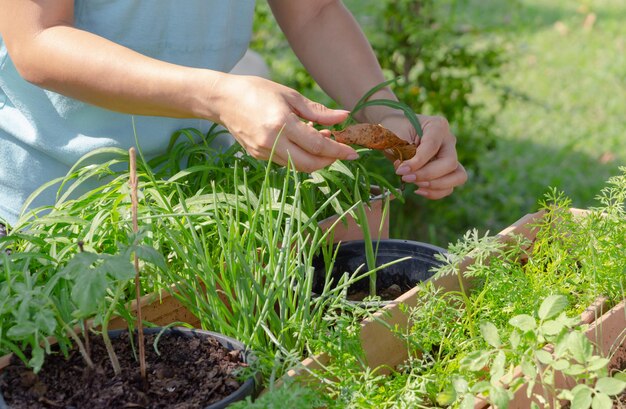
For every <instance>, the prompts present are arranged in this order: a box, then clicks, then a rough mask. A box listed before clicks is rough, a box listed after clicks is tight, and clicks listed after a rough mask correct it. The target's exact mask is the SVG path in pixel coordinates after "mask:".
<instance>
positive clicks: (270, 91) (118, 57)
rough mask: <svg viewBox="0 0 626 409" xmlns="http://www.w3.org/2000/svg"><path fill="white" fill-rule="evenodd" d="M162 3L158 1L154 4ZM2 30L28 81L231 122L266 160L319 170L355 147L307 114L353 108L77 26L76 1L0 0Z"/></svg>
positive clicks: (326, 117) (329, 119)
mask: <svg viewBox="0 0 626 409" xmlns="http://www.w3.org/2000/svg"><path fill="white" fill-rule="evenodd" d="M154 7H158V5H154ZM0 9H1V10H3V11H2V13H1V14H0V34H1V35H2V38H3V40H4V42H5V44H6V46H7V49H8V51H9V54H10V56H11V59H12V60H13V62H14V64H15V66H16V68H17V69H18V71H19V72H20V74H21V75H22V76H23V78H24V79H26V80H27V81H29V82H31V83H33V84H35V85H38V86H40V87H42V88H46V89H49V90H52V91H55V92H58V93H61V94H64V95H67V96H70V97H73V98H76V99H80V100H82V101H85V102H88V103H90V104H93V105H97V106H100V107H102V108H106V109H110V110H114V111H119V112H124V113H128V114H136V115H154V116H168V117H179V118H202V119H207V120H211V121H214V122H219V123H221V124H223V125H225V126H226V127H227V128H228V129H229V130H230V131H231V133H232V134H233V136H234V137H235V138H236V139H237V140H238V141H239V142H240V143H242V145H243V146H244V147H245V148H246V149H247V150H248V152H249V153H250V154H252V155H253V156H255V157H257V158H260V159H268V158H269V155H270V152H271V150H272V147H273V145H274V141H275V140H276V137H277V135H279V134H281V135H282V136H281V138H280V140H279V141H278V143H277V150H276V152H275V153H274V159H275V161H276V162H278V163H280V164H285V163H287V160H288V157H289V155H291V157H292V159H293V161H294V163H295V165H296V167H297V168H298V169H300V170H304V171H312V170H316V169H320V168H322V167H324V166H327V165H329V164H330V163H332V162H333V161H334V160H336V159H350V158H355V157H356V152H355V151H354V150H353V149H352V148H350V147H348V146H345V145H342V144H339V143H336V142H334V141H332V140H330V139H329V138H328V137H327V134H325V133H323V132H322V133H320V132H318V131H316V130H315V129H314V128H313V127H310V126H307V125H306V124H305V123H304V122H303V121H302V119H304V120H309V121H314V122H319V123H322V124H334V123H338V122H341V121H343V120H344V119H345V118H346V115H347V113H346V112H344V111H338V110H329V109H326V108H324V107H322V106H320V105H319V104H315V103H313V102H311V101H309V100H307V99H306V98H304V97H302V96H301V95H300V94H298V93H297V92H295V91H293V90H291V89H289V88H286V87H283V86H281V85H279V84H276V83H273V82H271V81H267V80H264V79H261V78H257V77H246V76H236V75H230V74H226V73H222V72H216V71H212V70H207V69H198V68H190V67H184V66H180V65H175V64H170V63H167V62H164V61H160V60H156V59H153V58H149V57H147V56H145V55H142V54H139V53H137V52H135V51H133V50H130V49H128V48H126V47H123V46H121V45H119V44H116V43H114V42H111V41H109V40H107V39H104V38H102V37H99V36H97V35H94V34H92V33H89V32H87V31H84V30H80V29H77V28H76V27H74V1H73V0H0Z"/></svg>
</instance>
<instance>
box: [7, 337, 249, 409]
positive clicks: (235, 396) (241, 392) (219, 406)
mask: <svg viewBox="0 0 626 409" xmlns="http://www.w3.org/2000/svg"><path fill="white" fill-rule="evenodd" d="M161 331H163V328H146V329H144V334H158V333H160V332H161ZM123 332H125V330H113V331H109V336H110V337H111V338H117V337H119V336H120V334H122V333H123ZM165 332H173V333H178V334H180V335H183V336H185V337H189V338H192V337H213V338H215V339H217V341H218V342H219V343H220V344H222V346H224V347H226V348H227V349H228V350H230V351H233V350H240V351H243V360H244V362H245V363H248V364H250V363H251V362H253V361H254V359H255V357H254V355H253V354H252V353H251V352H250V351H248V350H247V349H246V347H245V345H243V344H242V343H241V342H239V341H237V340H236V339H234V338H230V337H227V336H225V335H222V334H218V333H216V332H212V331H205V330H199V329H189V328H183V327H173V328H169V329H166V330H165ZM260 381H261V378H260V373H257V374H256V375H254V376H251V377H249V378H248V379H246V380H245V382H244V383H243V384H242V385H241V386H240V387H239V389H237V390H236V391H235V392H233V393H231V394H230V395H228V396H227V397H225V398H224V399H222V400H221V401H219V402H215V403H213V404H211V405H209V406H206V407H205V408H204V409H223V408H226V407H227V406H228V405H230V404H231V403H234V402H237V401H240V400H244V399H246V398H247V397H248V396H256V393H257V392H258V390H259V388H258V386H260ZM0 409H10V407H9V406H8V405H7V404H6V402H5V401H4V397H3V395H2V394H1V393H0Z"/></svg>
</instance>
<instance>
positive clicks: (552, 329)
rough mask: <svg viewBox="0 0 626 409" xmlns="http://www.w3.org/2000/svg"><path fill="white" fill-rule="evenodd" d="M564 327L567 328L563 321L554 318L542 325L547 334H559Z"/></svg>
mask: <svg viewBox="0 0 626 409" xmlns="http://www.w3.org/2000/svg"><path fill="white" fill-rule="evenodd" d="M563 328H565V325H563V323H561V322H558V321H554V320H547V321H546V322H544V323H543V324H542V325H541V329H542V330H543V332H544V334H546V335H557V334H558V333H559V332H561V331H562V330H563Z"/></svg>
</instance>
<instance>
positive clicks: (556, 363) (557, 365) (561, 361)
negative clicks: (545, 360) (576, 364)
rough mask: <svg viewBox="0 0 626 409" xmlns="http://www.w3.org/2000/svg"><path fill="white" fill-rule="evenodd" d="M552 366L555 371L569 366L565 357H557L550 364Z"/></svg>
mask: <svg viewBox="0 0 626 409" xmlns="http://www.w3.org/2000/svg"><path fill="white" fill-rule="evenodd" d="M552 367H553V368H554V369H555V370H557V371H562V370H564V369H567V368H569V362H568V360H567V359H557V360H556V361H554V363H553V364H552Z"/></svg>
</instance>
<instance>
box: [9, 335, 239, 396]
mask: <svg viewBox="0 0 626 409" xmlns="http://www.w3.org/2000/svg"><path fill="white" fill-rule="evenodd" d="M145 338H146V362H147V378H148V382H147V384H145V383H144V382H143V381H142V379H141V376H140V375H139V365H138V363H137V361H136V360H135V358H134V354H133V349H132V346H131V343H130V340H129V337H128V333H123V334H122V336H121V337H119V338H117V339H113V340H112V341H113V345H114V348H115V350H116V352H117V355H118V358H119V360H120V365H121V367H122V374H121V375H120V376H116V375H114V373H113V369H112V367H111V364H110V361H109V358H108V355H107V353H106V350H105V349H104V346H103V344H102V342H101V338H100V337H92V339H91V358H92V360H93V361H94V364H95V366H96V368H95V369H94V370H91V369H89V368H87V366H86V365H85V364H84V361H83V359H82V357H81V355H80V354H79V353H78V352H77V351H70V354H69V357H68V358H67V359H66V358H65V357H64V356H63V355H62V354H55V355H52V356H49V357H48V358H47V359H46V363H45V365H44V367H43V369H42V370H41V371H40V372H39V374H37V375H36V374H34V373H33V372H31V371H30V370H28V369H27V368H25V367H24V365H23V364H22V363H21V362H20V361H19V360H17V359H14V361H15V362H13V363H12V364H11V365H10V366H8V367H7V368H5V369H4V371H3V372H2V375H1V376H0V390H2V392H3V393H4V399H5V400H6V402H7V404H8V405H9V407H10V408H11V409H22V408H28V409H31V408H32V409H34V408H67V409H69V408H89V409H100V408H107V409H110V408H177V409H183V408H185V409H186V408H204V407H206V406H208V405H209V404H211V403H215V402H217V401H219V400H221V399H223V398H224V397H226V396H228V395H230V394H231V393H232V392H234V391H235V390H237V389H238V388H239V386H240V383H239V382H238V380H237V374H236V372H238V371H237V369H238V368H241V367H242V366H245V363H243V362H242V352H241V351H229V350H228V349H226V348H224V347H223V346H222V345H221V344H220V343H219V342H218V341H217V340H215V339H214V338H212V337H202V338H201V337H198V336H194V337H191V338H189V337H185V336H183V335H180V334H177V333H169V332H168V333H164V334H163V335H162V336H161V338H160V339H159V342H158V349H159V352H160V355H157V353H156V352H155V350H154V348H153V343H154V338H155V335H146V336H145Z"/></svg>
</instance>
